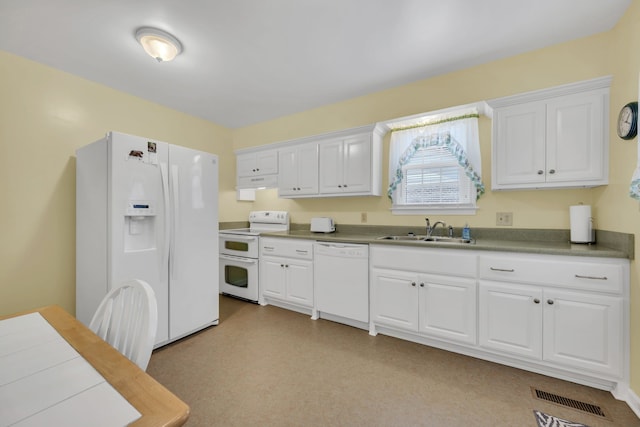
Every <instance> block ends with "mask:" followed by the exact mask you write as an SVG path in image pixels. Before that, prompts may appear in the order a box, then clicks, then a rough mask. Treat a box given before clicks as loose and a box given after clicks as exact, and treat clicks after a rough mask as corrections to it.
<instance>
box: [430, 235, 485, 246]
mask: <svg viewBox="0 0 640 427" xmlns="http://www.w3.org/2000/svg"><path fill="white" fill-rule="evenodd" d="M422 240H423V241H424V242H438V243H467V244H468V243H474V240H473V239H463V238H462V237H446V236H431V237H425V238H424V239H422Z"/></svg>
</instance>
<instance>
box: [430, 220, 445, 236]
mask: <svg viewBox="0 0 640 427" xmlns="http://www.w3.org/2000/svg"><path fill="white" fill-rule="evenodd" d="M425 220H426V221H427V237H431V234H432V233H433V230H435V229H436V227H437V226H438V225H441V226H442V228H444V227H446V226H447V224H445V223H444V222H443V221H436V222H435V223H434V224H433V226H432V225H431V223H430V222H429V218H425Z"/></svg>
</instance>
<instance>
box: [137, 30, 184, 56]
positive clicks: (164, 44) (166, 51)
mask: <svg viewBox="0 0 640 427" xmlns="http://www.w3.org/2000/svg"><path fill="white" fill-rule="evenodd" d="M136 39H137V40H138V42H140V44H141V45H142V47H143V48H144V50H145V52H147V53H148V54H149V56H151V57H152V58H154V59H155V60H156V61H158V62H166V61H172V60H173V58H175V57H176V56H177V55H179V54H180V52H182V44H180V42H179V41H178V39H176V38H175V37H173V36H172V35H171V34H169V33H167V32H166V31H162V30H158V29H157V28H150V27H143V28H139V29H138V31H136Z"/></svg>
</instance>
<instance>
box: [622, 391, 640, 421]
mask: <svg viewBox="0 0 640 427" xmlns="http://www.w3.org/2000/svg"><path fill="white" fill-rule="evenodd" d="M625 402H627V405H629V407H630V408H631V410H632V411H633V412H634V413H635V414H636V416H637V417H638V418H640V397H638V395H637V394H635V393H634V392H633V390H631V389H630V388H629V390H628V392H627V398H626V399H625Z"/></svg>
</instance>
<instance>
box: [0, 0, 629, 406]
mask: <svg viewBox="0 0 640 427" xmlns="http://www.w3.org/2000/svg"><path fill="white" fill-rule="evenodd" d="M638 24H640V4H639V3H638V2H633V3H632V5H631V7H630V9H629V10H628V11H627V13H626V14H625V16H624V17H623V19H622V20H621V22H620V23H619V24H618V25H617V26H616V28H614V29H613V30H612V31H610V32H607V33H604V34H600V35H597V36H593V37H589V38H584V39H580V40H577V41H573V42H569V43H565V44H561V45H557V46H553V47H550V48H546V49H541V50H539V51H535V52H530V53H527V54H524V55H519V56H516V57H512V58H507V59H504V60H500V61H494V62H491V63H489V64H485V65H481V66H477V67H473V68H470V69H467V70H463V71H459V72H455V73H450V74H446V75H443V76H439V77H435V78H431V79H427V80H423V81H419V82H416V83H413V84H409V85H405V86H401V87H398V88H395V89H391V90H387V91H383V92H379V93H375V94H371V95H368V96H364V97H360V98H355V99H351V100H348V101H345V102H341V103H337V104H333V105H329V106H326V107H322V108H318V109H315V110H311V111H307V112H303V113H299V114H295V115H291V116H288V117H284V118H281V119H277V120H272V121H269V122H265V123H260V124H257V125H254V126H249V127H246V128H242V129H237V130H229V129H225V128H222V127H220V126H217V125H215V124H212V123H210V122H206V121H204V120H200V119H197V118H194V117H190V116H187V115H185V114H182V113H179V112H176V111H174V110H171V109H168V108H165V107H161V106H158V105H156V104H153V103H150V102H147V101H143V100H141V99H139V98H136V97H133V96H130V95H127V94H123V93H122V92H118V91H115V90H112V89H110V88H107V87H105V86H101V85H98V84H95V83H91V82H88V81H86V80H83V79H81V78H78V77H74V76H71V75H69V74H66V73H63V72H60V71H57V70H54V69H51V68H48V67H45V66H42V65H39V64H36V63H34V62H31V61H28V60H25V59H22V58H19V57H16V56H14V55H11V54H8V53H5V52H0V70H2V78H1V79H0V148H1V151H0V152H1V153H2V155H0V174H1V175H0V195H1V196H2V204H1V205H0V236H2V237H1V239H0V314H5V313H11V312H15V311H18V310H22V309H28V308H32V307H37V306H41V305H46V304H59V305H61V306H62V307H64V308H65V309H66V310H68V311H70V312H74V305H75V287H74V283H75V150H76V149H77V148H78V147H80V146H82V145H85V144H87V143H89V142H91V141H94V140H97V139H99V138H100V137H102V136H103V135H104V134H105V132H107V131H108V130H118V131H122V132H126V133H131V134H135V135H141V136H146V137H149V138H155V139H159V140H163V141H167V142H170V143H175V144H180V145H185V146H189V147H192V148H197V149H202V150H205V151H209V152H212V153H216V154H218V155H219V156H220V165H221V167H220V177H221V179H220V219H221V221H233V220H245V219H246V218H247V214H248V212H249V211H250V210H255V209H283V210H288V211H290V212H291V214H292V220H293V222H299V223H300V222H308V221H309V219H310V218H311V217H313V216H319V215H328V216H332V217H333V218H334V219H336V221H337V222H338V223H351V224H358V223H360V213H361V212H367V213H368V223H369V224H415V225H422V224H424V219H423V216H393V215H391V214H390V212H389V208H390V203H389V201H388V200H387V199H386V197H384V196H383V197H371V198H332V199H316V200H304V199H300V200H281V199H278V198H277V193H276V192H275V191H274V190H265V191H262V192H258V195H257V200H256V201H255V202H253V203H252V202H236V201H235V192H234V190H233V188H234V184H235V182H234V181H235V158H234V157H233V149H238V148H246V147H251V146H256V145H263V144H268V143H272V142H278V141H283V140H289V139H293V138H297V137H303V136H309V135H313V134H318V133H324V132H330V131H335V130H340V129H345V128H349V127H355V126H360V125H365V124H370V123H374V122H377V121H383V120H387V119H392V118H397V117H402V116H407V115H413V114H417V113H421V112H426V111H430V110H436V109H440V108H445V107H450V106H454V105H460V104H466V103H470V102H475V101H479V100H483V99H490V98H496V97H501V96H505V95H511V94H515V93H520V92H524V91H529V90H535V89H541V88H545V87H549V86H555V85H560V84H565V83H570V82H574V81H578V80H585V79H590V78H594V77H600V76H604V75H612V76H613V83H612V88H611V113H610V120H611V123H612V124H614V123H615V120H616V117H617V113H618V111H619V109H620V107H621V106H622V105H624V104H625V103H627V102H629V101H632V100H637V99H638V73H639V72H640V54H638V52H639V51H640V25H638ZM276 102H277V100H276ZM490 138H491V132H490V122H489V120H488V119H483V120H481V144H482V156H483V159H484V160H483V165H482V166H483V180H484V182H485V185H486V186H487V190H488V191H487V193H486V194H485V195H484V196H483V197H482V198H481V199H480V201H479V208H480V210H479V211H478V214H477V215H475V216H438V219H443V220H445V221H446V222H447V223H451V224H453V225H454V226H460V225H462V224H464V223H465V222H468V223H469V225H470V226H471V227H472V229H473V227H492V226H495V213H496V212H497V211H510V212H513V214H514V216H513V226H514V227H516V228H560V229H566V228H568V227H569V219H568V207H569V206H570V205H572V204H576V203H579V202H583V203H585V204H591V205H593V207H594V215H595V216H596V220H597V226H598V228H601V229H606V230H612V231H621V232H626V233H634V234H635V235H636V242H638V241H639V240H640V235H639V230H640V225H639V224H640V209H639V206H638V203H637V202H634V201H633V200H632V199H630V198H629V197H628V196H627V193H628V185H629V180H630V177H631V174H632V172H633V170H634V168H635V159H636V149H637V143H636V142H623V141H622V140H620V139H619V138H617V136H616V134H615V128H614V127H613V126H612V127H611V132H610V141H611V147H610V162H611V163H610V169H611V172H610V184H609V185H608V186H605V187H601V188H596V189H579V190H548V191H516V192H500V193H494V192H491V191H489V190H490V182H491V173H490V172H491V165H490ZM387 148H388V140H386V141H385V145H384V152H385V156H384V159H383V177H384V181H386V176H387V155H386V152H387ZM635 250H636V253H638V254H640V247H639V244H638V243H636V248H635ZM639 269H640V267H639V265H638V263H637V262H636V261H633V263H632V269H631V270H632V274H631V281H632V282H631V312H632V318H631V324H632V331H631V343H632V363H631V366H632V381H631V384H632V388H633V390H635V392H636V394H640V326H638V325H640V285H639V283H638V277H640V274H639V273H640V271H639ZM634 325H635V327H634ZM634 368H635V369H634Z"/></svg>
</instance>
